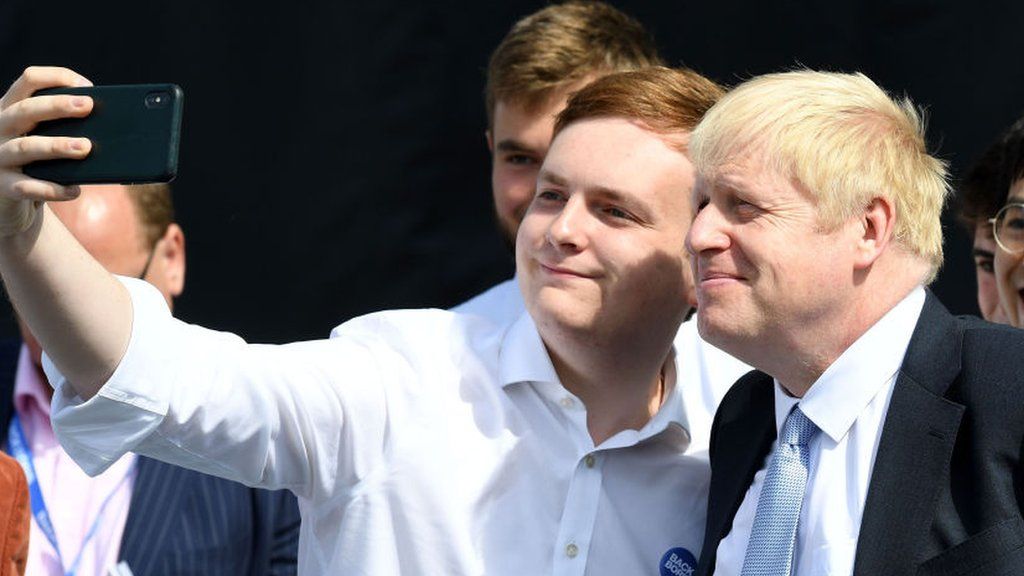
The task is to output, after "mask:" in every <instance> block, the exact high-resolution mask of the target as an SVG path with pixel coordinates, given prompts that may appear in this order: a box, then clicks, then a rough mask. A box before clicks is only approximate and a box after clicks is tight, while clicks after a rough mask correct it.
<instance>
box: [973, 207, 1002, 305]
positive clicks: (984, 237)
mask: <svg viewBox="0 0 1024 576" xmlns="http://www.w3.org/2000/svg"><path fill="white" fill-rule="evenodd" d="M998 249H999V246H997V245H996V241H995V238H993V237H992V225H991V224H989V223H988V222H985V223H982V224H978V225H977V226H976V227H975V228H974V249H973V254H974V274H975V277H976V278H977V280H978V309H979V310H981V317H982V318H984V319H985V320H988V321H989V322H999V323H1001V324H1005V323H1006V316H1005V315H1004V314H1003V313H1002V310H1001V309H1000V308H999V293H998V291H997V290H996V276H995V270H994V268H993V262H994V260H995V253H996V250H998Z"/></svg>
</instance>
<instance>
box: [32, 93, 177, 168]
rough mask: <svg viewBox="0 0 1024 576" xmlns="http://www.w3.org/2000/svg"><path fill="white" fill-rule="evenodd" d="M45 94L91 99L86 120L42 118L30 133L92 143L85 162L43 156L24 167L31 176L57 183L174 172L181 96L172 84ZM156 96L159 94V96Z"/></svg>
mask: <svg viewBox="0 0 1024 576" xmlns="http://www.w3.org/2000/svg"><path fill="white" fill-rule="evenodd" d="M43 94H85V95H88V96H92V98H93V110H92V113H91V114H90V115H89V116H87V117H85V118H63V119H60V120H53V121H50V122H41V123H40V124H39V125H38V126H37V127H36V129H35V130H33V131H32V134H38V135H42V136H82V137H86V138H89V139H90V140H91V141H92V151H91V152H90V153H89V155H88V156H87V157H86V158H85V159H83V160H43V161H39V162H33V163H31V164H28V165H26V166H25V168H24V171H25V173H26V174H28V175H29V176H31V177H33V178H38V179H41V180H49V181H51V182H57V183H60V184H142V183H147V182H169V181H170V180H171V179H173V178H174V175H175V174H176V173H177V170H178V142H179V138H180V132H181V112H182V101H183V95H182V91H181V88H179V87H178V86H176V85H174V84H132V85H124V86H94V87H84V88H52V89H48V90H40V91H38V92H36V95H43ZM157 95H159V96H157Z"/></svg>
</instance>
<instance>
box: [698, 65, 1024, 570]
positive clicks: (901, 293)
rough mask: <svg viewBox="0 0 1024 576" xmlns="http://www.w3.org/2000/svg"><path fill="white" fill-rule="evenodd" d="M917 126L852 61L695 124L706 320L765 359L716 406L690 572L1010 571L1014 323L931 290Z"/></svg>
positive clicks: (717, 334)
mask: <svg viewBox="0 0 1024 576" xmlns="http://www.w3.org/2000/svg"><path fill="white" fill-rule="evenodd" d="M923 132H924V129H923V126H922V123H921V121H920V119H919V117H918V114H917V113H916V111H915V109H914V107H913V106H912V105H911V104H910V103H909V102H907V101H902V102H896V101H894V100H892V99H891V98H890V97H889V96H888V95H887V94H886V93H885V92H884V91H883V90H881V89H880V88H879V87H878V86H876V85H875V84H874V83H873V82H871V80H869V79H868V78H866V77H864V76H862V75H859V74H836V73H820V72H811V71H797V72H790V73H783V74H773V75H768V76H763V77H759V78H755V79H753V80H751V81H749V82H746V83H744V84H742V85H740V86H739V87H737V88H736V89H735V90H734V91H733V92H731V93H730V94H729V95H727V96H726V97H724V98H723V99H722V100H721V101H720V102H719V104H718V105H716V106H715V107H714V108H713V109H712V110H711V111H710V112H709V113H708V114H707V115H706V117H705V119H704V120H703V121H702V123H701V124H700V126H699V127H698V128H697V130H696V131H695V132H694V134H693V138H692V140H691V154H692V158H693V160H694V164H695V166H696V168H697V172H698V184H697V185H696V186H695V188H694V203H693V204H694V207H695V210H696V212H695V220H694V222H693V224H692V227H691V229H690V232H689V235H688V238H687V246H688V248H689V250H690V252H691V255H692V256H693V259H694V265H695V276H696V279H697V298H698V301H699V306H700V310H701V315H700V318H699V322H700V329H701V333H702V334H703V335H704V337H706V338H707V339H708V340H709V341H711V342H712V343H714V344H716V345H718V346H720V347H721V348H723V349H724V350H726V351H728V352H730V353H732V354H734V355H736V356H737V357H739V358H741V359H743V360H745V361H747V362H749V363H750V364H752V365H753V366H755V367H757V368H758V369H759V370H760V371H759V372H754V373H752V374H751V375H749V376H747V377H744V378H743V379H741V380H740V381H739V382H738V383H737V384H736V385H735V386H734V388H733V389H732V390H730V392H729V394H728V395H727V396H726V398H725V399H724V400H723V402H722V405H721V407H720V409H719V412H718V414H717V415H716V417H715V425H714V428H713V432H712V436H713V437H712V443H711V458H712V469H713V472H712V484H711V493H710V500H709V511H708V530H707V533H706V537H705V545H704V556H703V558H702V559H701V571H702V573H704V574H709V573H711V572H714V573H715V574H718V575H720V576H721V575H733V574H743V575H745V576H749V575H756V574H771V575H772V576H781V575H789V574H802V575H808V574H858V575H860V574H863V575H868V574H893V575H903V574H906V575H909V574H933V573H934V574H948V573H954V574H968V573H969V574H1016V573H1021V572H1022V571H1024V556H1022V555H1021V553H1020V550H1021V549H1022V548H1021V545H1022V544H1024V522H1022V520H1021V511H1020V504H1019V502H1020V501H1021V496H1024V490H1022V489H1021V478H1022V472H1024V469H1022V466H1021V442H1022V440H1024V411H1022V410H1021V409H1020V403H1019V400H1018V399H1019V397H1020V394H1021V392H1024V390H1022V378H1021V375H1020V371H1019V369H1018V367H1014V366H1013V364H1014V363H1013V362H1007V361H1006V360H1007V359H1008V358H1010V357H1012V356H1013V355H1014V354H1019V351H1020V350H1022V349H1024V335H1022V334H1021V333H1019V332H1015V331H1010V330H1007V329H1005V328H1003V327H999V326H996V325H992V324H988V323H985V322H983V321H981V320H977V319H970V318H968V319H959V318H954V317H953V316H951V315H950V314H949V313H948V312H947V311H946V310H945V309H944V308H943V307H942V305H941V304H939V302H938V301H937V300H936V299H935V297H934V296H932V295H931V294H930V293H928V292H927V291H926V290H925V288H924V286H926V285H927V284H928V283H929V282H930V281H931V279H932V278H933V277H934V275H935V273H936V270H937V269H938V267H939V266H940V264H941V263H942V230H941V224H940V219H939V217H940V212H941V210H942V205H943V202H944V199H945V197H946V195H947V192H948V188H947V184H946V169H945V166H944V165H943V163H942V162H941V161H939V160H937V159H935V158H934V157H932V156H931V155H929V154H928V152H927V151H926V148H925V141H924V133H923ZM1015 351H1016V352H1015Z"/></svg>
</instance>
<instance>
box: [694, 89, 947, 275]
mask: <svg viewBox="0 0 1024 576" xmlns="http://www.w3.org/2000/svg"><path fill="white" fill-rule="evenodd" d="M924 135H925V126H924V120H923V118H922V115H921V114H920V113H919V112H918V111H917V109H916V108H915V107H914V105H913V103H911V102H910V100H909V99H906V98H904V99H900V100H894V99H892V98H890V97H889V95H888V94H886V93H885V91H884V90H882V89H881V88H879V87H878V85H877V84H875V83H874V82H872V81H871V80H870V79H869V78H868V77H867V76H864V75H863V74H841V73H834V72H815V71H810V70H797V71H792V72H783V73H779V74H768V75H765V76H760V77H757V78H754V79H752V80H749V81H747V82H744V83H743V84H741V85H739V86H737V87H736V88H735V89H734V90H732V91H731V92H730V93H729V94H727V95H726V96H725V97H724V98H722V99H721V100H720V101H719V103H718V104H716V105H715V106H714V107H713V108H712V109H711V110H710V111H709V112H708V113H707V115H706V116H705V118H704V120H703V121H702V122H701V124H700V125H699V126H698V127H697V129H696V130H695V131H694V133H693V136H692V138H691V141H690V154H691V159H692V161H693V163H694V166H696V168H697V170H698V171H699V172H702V173H704V174H709V175H713V173H714V171H715V169H716V168H717V167H720V166H722V165H723V164H725V163H726V162H728V161H729V160H733V161H735V160H736V159H737V158H738V157H741V156H740V155H748V154H749V155H754V156H760V158H761V159H762V160H763V161H764V162H765V167H766V168H768V169H770V170H771V171H773V172H774V173H775V174H776V175H778V176H781V177H784V178H789V179H794V180H796V181H797V182H798V183H799V184H800V185H802V186H803V187H804V188H805V189H806V190H807V191H808V193H809V194H810V195H811V197H812V198H813V199H814V200H815V202H816V204H817V209H818V219H819V224H820V225H821V226H822V227H823V228H825V229H835V228H836V227H838V226H839V225H841V224H842V223H843V222H846V221H848V220H849V219H850V218H852V217H853V216H854V215H856V214H857V213H858V211H860V210H862V209H863V208H864V207H865V206H867V205H869V204H870V203H871V201H872V199H874V198H885V199H887V200H888V201H890V202H891V203H892V204H893V206H894V207H895V213H896V216H895V218H896V222H895V234H894V235H895V241H896V244H897V245H898V246H900V247H902V248H903V249H904V250H906V251H907V252H909V253H910V254H913V255H916V256H918V257H920V258H921V259H922V260H924V261H925V262H927V263H928V264H930V267H931V268H930V272H929V275H928V277H927V278H926V279H925V280H926V282H930V281H931V280H932V279H934V277H935V273H936V272H937V271H938V269H939V267H940V266H941V265H942V224H941V220H940V218H941V214H942V206H943V203H944V202H945V199H946V197H947V196H948V195H949V190H950V187H949V183H948V175H947V169H946V163H945V162H943V161H942V160H939V159H937V158H935V157H934V156H931V155H929V154H928V151H927V147H926V144H925V136H924Z"/></svg>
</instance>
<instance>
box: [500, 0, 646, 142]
mask: <svg viewBox="0 0 1024 576" xmlns="http://www.w3.org/2000/svg"><path fill="white" fill-rule="evenodd" d="M661 63H662V61H661V58H660V57H659V56H658V51H657V49H656V48H655V45H654V40H653V39H652V38H651V35H650V34H648V33H647V31H646V30H645V29H644V27H643V25H641V24H640V23H639V22H638V21H636V20H634V19H633V18H630V17H629V16H627V15H626V14H623V13H622V12H620V11H618V10H616V9H615V8H613V7H612V6H609V5H608V4H605V3H604V2H580V1H571V2H565V3H562V4H556V5H553V6H548V7H547V8H544V9H542V10H539V11H537V12H534V13H533V14H530V15H529V16H526V17H524V18H522V19H521V20H519V21H518V22H516V23H515V24H514V25H513V26H512V29H511V30H509V32H508V34H507V35H506V36H505V38H504V39H503V40H502V41H501V44H499V45H498V47H497V48H496V49H495V50H494V53H493V54H491V59H490V62H489V64H488V66H487V87H486V89H485V94H486V104H487V122H488V125H492V124H493V122H494V107H495V106H496V105H497V103H498V102H499V101H502V102H508V103H512V104H515V105H517V106H522V107H523V108H525V109H526V110H527V111H528V112H535V111H537V110H538V109H540V108H541V107H542V106H544V105H545V104H547V102H548V101H549V100H550V99H551V98H552V97H553V96H554V95H555V94H557V93H558V92H559V91H561V90H563V89H565V88H568V87H570V86H572V85H574V84H577V83H579V82H582V81H583V80H585V79H587V78H589V77H592V76H597V75H603V74H607V73H610V72H618V71H623V70H634V69H637V68H643V67H645V66H655V65H660V64H661Z"/></svg>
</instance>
